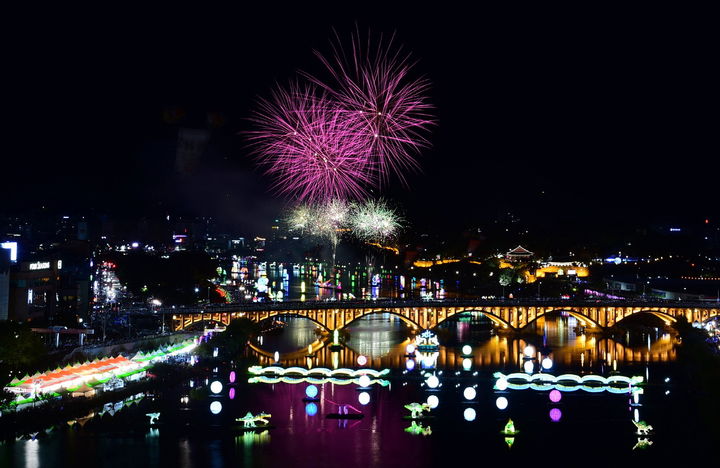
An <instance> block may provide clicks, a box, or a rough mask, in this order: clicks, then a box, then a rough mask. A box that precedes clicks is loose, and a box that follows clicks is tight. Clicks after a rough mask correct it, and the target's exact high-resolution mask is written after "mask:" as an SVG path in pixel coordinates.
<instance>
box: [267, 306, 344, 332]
mask: <svg viewBox="0 0 720 468" xmlns="http://www.w3.org/2000/svg"><path fill="white" fill-rule="evenodd" d="M278 317H293V318H304V319H308V320H310V321H311V322H312V323H314V324H315V325H317V326H318V327H320V328H322V329H323V330H325V331H331V330H330V329H329V328H328V327H327V325H325V324H324V323H321V322H320V321H318V320H316V319H315V318H313V317H310V315H305V314H302V313H299V312H295V311H291V312H284V311H280V312H278V313H273V314H272V315H269V316H267V317H263V318H261V319H260V320H258V321H257V323H262V322H264V321H265V320H270V319H276V318H278Z"/></svg>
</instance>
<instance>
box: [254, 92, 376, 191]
mask: <svg viewBox="0 0 720 468" xmlns="http://www.w3.org/2000/svg"><path fill="white" fill-rule="evenodd" d="M252 120H253V121H254V122H255V124H256V126H257V130H256V131H253V132H251V133H250V137H249V138H250V141H251V143H252V144H253V145H254V147H255V152H256V154H257V156H258V159H259V162H260V164H261V165H262V166H263V167H264V169H265V172H266V173H267V174H268V175H270V176H271V177H273V178H274V179H275V182H274V188H275V189H276V190H277V192H278V193H280V194H281V195H288V196H291V197H294V198H297V199H299V200H302V201H305V202H310V203H315V202H325V201H327V200H331V199H347V198H362V197H363V196H364V194H365V190H366V187H367V186H369V185H371V184H372V182H373V175H374V170H373V163H372V161H371V160H370V159H369V158H368V154H369V152H370V146H369V142H368V140H367V139H366V138H363V137H362V136H361V134H360V131H359V128H358V126H359V122H358V121H356V120H350V119H346V118H343V115H342V113H340V112H338V110H337V105H336V104H335V103H333V102H331V101H330V100H329V99H328V96H327V94H326V93H318V92H317V91H316V90H314V89H313V88H312V87H300V86H298V85H291V86H290V87H289V88H288V89H283V88H278V89H277V90H276V91H274V92H273V94H272V98H271V99H270V100H261V101H260V105H259V108H258V110H257V111H256V112H255V115H254V117H253V119H252Z"/></svg>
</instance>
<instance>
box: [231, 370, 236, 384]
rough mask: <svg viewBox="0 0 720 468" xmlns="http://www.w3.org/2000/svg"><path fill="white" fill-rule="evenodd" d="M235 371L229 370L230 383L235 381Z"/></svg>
mask: <svg viewBox="0 0 720 468" xmlns="http://www.w3.org/2000/svg"><path fill="white" fill-rule="evenodd" d="M235 378H236V375H235V371H230V383H235Z"/></svg>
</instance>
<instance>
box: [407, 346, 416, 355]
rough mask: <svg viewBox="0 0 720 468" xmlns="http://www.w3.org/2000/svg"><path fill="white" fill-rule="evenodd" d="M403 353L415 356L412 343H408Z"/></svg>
mask: <svg viewBox="0 0 720 468" xmlns="http://www.w3.org/2000/svg"><path fill="white" fill-rule="evenodd" d="M405 352H406V353H407V354H411V355H412V354H415V345H414V344H412V343H410V344H409V345H407V346H406V347H405Z"/></svg>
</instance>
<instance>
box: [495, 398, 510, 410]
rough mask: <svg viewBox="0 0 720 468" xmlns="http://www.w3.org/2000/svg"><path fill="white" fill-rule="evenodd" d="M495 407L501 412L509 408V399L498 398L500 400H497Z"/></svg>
mask: <svg viewBox="0 0 720 468" xmlns="http://www.w3.org/2000/svg"><path fill="white" fill-rule="evenodd" d="M495 406H497V409H499V410H504V409H505V408H507V407H508V399H507V398H505V397H504V396H501V397H498V399H497V400H495Z"/></svg>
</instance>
